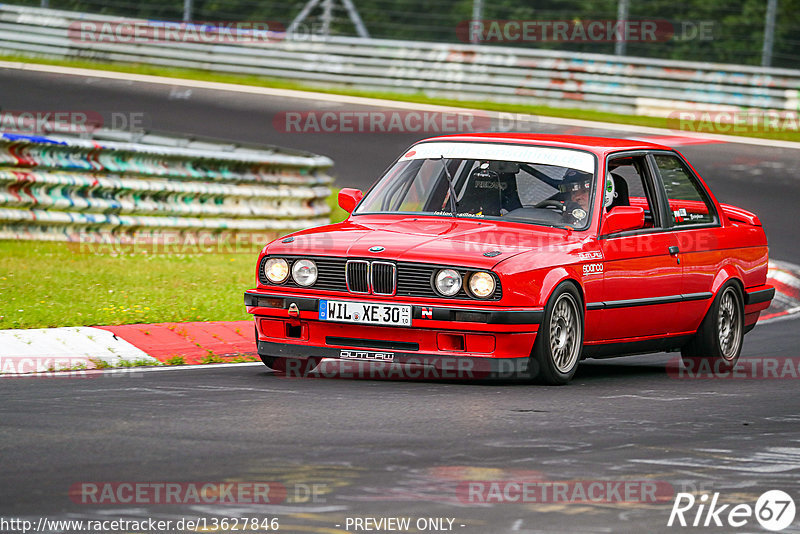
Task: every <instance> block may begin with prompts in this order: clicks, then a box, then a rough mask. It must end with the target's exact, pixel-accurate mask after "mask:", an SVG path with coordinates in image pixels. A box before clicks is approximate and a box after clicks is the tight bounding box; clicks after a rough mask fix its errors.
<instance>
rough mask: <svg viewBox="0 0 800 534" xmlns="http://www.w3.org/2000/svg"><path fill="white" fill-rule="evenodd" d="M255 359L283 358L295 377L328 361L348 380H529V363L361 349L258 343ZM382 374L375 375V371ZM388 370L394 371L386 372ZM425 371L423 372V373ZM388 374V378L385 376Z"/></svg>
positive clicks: (287, 371) (523, 359)
mask: <svg viewBox="0 0 800 534" xmlns="http://www.w3.org/2000/svg"><path fill="white" fill-rule="evenodd" d="M258 354H259V356H269V357H274V358H286V359H287V361H286V362H284V363H285V364H286V365H284V366H283V367H284V368H285V371H286V374H287V375H292V374H294V375H295V376H299V375H302V374H305V373H304V372H307V371H308V370H309V369H311V368H313V366H314V363H313V362H311V361H309V360H317V361H319V360H321V359H323V358H330V359H335V360H339V361H340V362H344V363H345V373H346V374H347V375H349V376H350V377H356V378H366V377H372V378H376V377H378V376H384V377H391V378H430V379H451V380H481V379H487V378H492V379H499V378H520V377H527V376H529V365H530V362H531V359H530V358H528V357H520V358H491V357H479V356H469V355H464V356H450V355H441V354H430V353H420V352H402V351H395V350H370V349H363V348H337V347H320V346H313V345H294V344H291V343H275V342H271V341H262V340H259V341H258ZM376 366H377V367H379V368H383V369H384V370H385V371H387V372H385V373H376V369H375V367H376ZM388 366H390V367H392V368H393V369H394V370H393V371H391V372H389V371H388V370H386V368H387V367H388ZM426 369H427V370H426ZM387 373H388V374H387Z"/></svg>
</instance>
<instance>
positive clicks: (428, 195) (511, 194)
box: [355, 142, 595, 229]
mask: <svg viewBox="0 0 800 534" xmlns="http://www.w3.org/2000/svg"><path fill="white" fill-rule="evenodd" d="M461 145H467V147H463V146H461ZM594 169H595V159H594V156H592V155H591V154H590V153H588V152H580V151H575V150H566V149H557V148H546V147H529V146H521V145H492V144H488V143H482V144H479V143H444V142H432V143H424V144H422V145H417V146H415V147H413V148H412V149H411V150H410V151H409V152H408V153H406V154H405V155H404V156H403V157H402V158H400V160H399V161H398V162H397V163H396V164H395V165H394V166H393V167H392V168H391V169H389V170H388V171H387V172H386V174H385V175H384V176H383V177H382V178H381V180H380V181H379V182H378V183H377V185H376V186H375V187H374V188H373V189H372V190H371V191H370V192H369V193H368V194H367V196H366V197H365V198H364V200H363V201H362V202H361V204H360V205H359V207H358V209H357V210H356V212H355V213H356V214H357V215H362V214H365V213H408V214H429V215H447V216H453V214H454V212H455V216H457V217H477V218H487V219H502V220H509V221H515V222H527V223H533V224H541V225H547V226H558V227H566V226H569V227H572V228H575V229H584V228H587V227H588V226H589V214H590V213H591V199H592V197H593V194H592V193H593V191H594V182H595V180H594ZM453 197H455V198H453ZM453 200H455V202H453Z"/></svg>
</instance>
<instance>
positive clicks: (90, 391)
mask: <svg viewBox="0 0 800 534" xmlns="http://www.w3.org/2000/svg"><path fill="white" fill-rule="evenodd" d="M312 105H313V106H315V107H319V108H320V109H326V106H332V107H335V108H342V107H343V106H341V105H338V104H330V103H323V102H319V103H316V104H314V103H311V102H310V101H308V100H303V101H299V100H293V99H289V98H264V97H256V96H249V95H241V94H231V93H221V92H211V91H205V90H195V89H193V90H191V92H190V93H187V92H186V90H185V89H181V88H177V87H176V88H170V87H164V86H150V85H145V84H138V83H131V82H122V81H109V80H99V79H87V78H78V77H69V76H56V75H47V74H40V73H23V72H18V71H8V70H0V108H1V109H2V110H4V111H11V110H42V109H48V110H93V111H99V112H101V113H111V112H123V113H124V112H137V113H139V112H141V113H145V114H146V117H147V120H148V121H149V124H148V126H149V127H150V128H152V129H154V130H161V131H173V132H181V133H190V134H195V135H202V136H212V137H217V138H224V139H230V140H236V141H241V142H256V143H271V144H277V145H283V146H289V147H295V148H302V149H305V150H310V151H313V152H317V153H322V154H326V155H329V156H331V157H332V158H333V159H334V160H335V161H336V162H337V165H336V167H335V168H334V173H335V174H336V176H337V184H338V185H340V186H356V187H368V186H369V184H370V183H371V181H372V180H374V178H375V177H376V176H377V175H378V174H380V172H381V171H382V170H383V168H384V167H385V166H386V165H387V163H389V162H390V161H391V160H392V158H394V157H395V156H396V155H397V154H398V153H399V152H400V151H402V150H403V149H404V148H405V147H407V146H408V145H409V144H410V143H411V142H413V141H414V140H415V139H416V138H418V137H420V136H419V135H418V134H407V135H390V134H383V135H378V134H374V135H370V134H318V135H311V134H286V133H282V132H279V131H276V130H275V129H274V128H273V125H272V119H273V117H274V115H275V113H277V112H280V111H286V110H300V111H302V110H308V109H310V106H312ZM344 107H346V108H347V109H356V107H355V106H344ZM540 130H541V131H543V132H548V133H551V132H558V131H564V130H565V129H564V128H563V127H555V126H547V127H545V126H544V125H543V126H542V128H541V129H540ZM569 133H580V134H587V133H588V134H594V133H601V134H602V133H603V132H602V131H586V130H581V131H576V130H575V129H572V130H570V132H569ZM609 135H613V136H619V135H620V134H619V132H614V133H609ZM681 150H682V152H684V153H685V154H686V155H687V157H688V158H689V159H690V161H692V162H693V163H694V165H695V166H696V167H697V169H698V170H699V172H700V173H701V174H702V175H703V176H704V178H705V179H706V180H707V181H708V182H709V184H710V185H711V187H712V189H713V190H714V192H715V194H716V195H717V196H718V198H720V200H721V201H723V202H728V203H731V204H735V205H739V206H742V207H745V208H748V209H752V210H754V211H756V212H757V213H758V214H759V216H760V217H761V218H762V220H763V221H764V223H765V226H766V229H767V233H768V236H769V239H770V245H771V255H772V257H774V258H775V259H781V260H785V261H790V262H792V263H800V252H799V251H798V247H797V245H796V238H795V228H796V225H797V212H798V209H797V206H798V199H799V197H800V187H799V186H798V183H797V180H798V176H800V173H798V170H800V151H795V150H790V149H778V148H771V147H755V146H745V145H738V144H708V145H694V146H686V147H683V148H682V149H681ZM232 298H240V296H238V295H236V296H233V297H232ZM797 324H798V323H797V322H796V321H795V320H786V321H780V322H772V323H769V324H765V325H760V326H758V327H757V328H756V329H755V330H754V331H753V332H751V333H750V334H748V336H747V337H746V338H745V344H744V351H743V357H749V358H797V357H798V356H800V355H798V354H797V347H798V340H800V336H799V335H798V333H797V332H798V328H797ZM674 357H675V356H674V355H672V354H659V355H650V356H637V357H632V358H623V359H616V360H603V361H598V360H587V361H585V362H583V363H582V364H581V367H580V369H579V371H578V374H577V376H576V378H575V380H574V381H573V382H572V383H571V384H570V385H569V386H566V387H561V388H552V387H539V386H530V385H526V384H519V383H509V382H506V383H489V384H486V383H451V382H448V381H426V380H405V381H398V380H358V379H350V378H346V377H345V378H341V379H335V378H325V377H319V378H309V379H292V378H285V377H281V376H279V375H275V374H273V373H272V372H270V371H268V370H266V369H265V368H263V367H260V366H257V365H240V366H237V367H225V368H222V367H220V368H198V369H194V370H175V371H173V370H156V371H152V372H136V373H130V374H123V375H121V376H114V377H107V376H106V377H103V378H80V379H79V378H75V379H4V380H2V381H0V458H2V468H1V469H0V515H2V517H6V518H8V517H16V518H28V519H32V520H34V521H35V520H37V519H38V518H39V517H42V516H46V517H48V518H50V519H56V518H60V519H66V518H75V519H89V518H92V519H115V518H128V519H135V518H161V519H173V520H177V519H180V518H183V517H186V518H194V517H206V518H213V517H217V518H221V517H232V516H239V517H242V516H247V517H252V516H256V517H261V518H263V517H278V518H279V519H280V523H281V529H280V531H281V532H320V533H326V532H328V533H329V532H345V531H346V529H345V526H346V521H347V518H354V517H362V518H363V517H375V518H379V517H387V516H388V517H402V516H405V517H411V518H412V521H415V520H416V519H417V518H424V517H441V518H450V519H453V520H454V522H453V530H454V531H456V532H464V533H504V532H565V533H566V532H570V533H576V532H577V533H580V532H669V531H674V530H676V528H675V527H673V528H668V527H667V526H666V524H667V520H668V518H669V515H670V510H671V507H672V498H671V497H672V494H670V495H669V498H668V499H666V500H665V501H659V502H656V503H651V502H647V503H642V502H627V503H623V502H619V499H615V498H613V496H612V499H611V501H612V502H574V501H573V502H554V503H539V502H537V503H519V502H502V503H497V502H495V503H489V504H486V503H481V502H476V501H477V498H470V497H469V495H468V494H467V495H465V494H464V493H463V491H462V490H463V487H464V486H463V484H464V483H466V482H469V481H473V482H474V481H504V484H505V482H511V483H513V482H523V481H535V480H538V481H572V482H573V484H574V483H575V482H576V481H578V483H581V482H582V483H589V482H590V481H597V480H601V481H611V482H619V481H625V480H629V481H630V480H634V481H636V480H647V481H656V482H658V483H661V484H667V485H668V487H669V488H671V490H670V491H671V492H672V493H674V492H679V491H688V492H691V493H695V494H697V495H698V497H699V495H700V494H702V493H708V494H711V493H714V492H719V493H720V497H719V499H720V502H721V503H740V502H741V503H749V504H750V505H753V504H755V501H756V499H757V498H758V496H759V495H760V494H761V493H762V492H764V491H766V490H771V489H782V490H784V491H786V492H788V493H789V494H790V495H792V496H793V497H794V498H795V500H796V501H797V500H798V498H800V478H799V477H798V471H800V432H798V429H800V415H798V414H800V399H799V398H798V393H797V385H798V378H797V377H794V378H793V377H792V376H791V375H784V376H785V377H786V379H765V380H746V379H735V380H732V379H729V380H723V379H714V380H702V379H701V380H695V379H679V378H676V377H675V375H674V373H670V372H668V368H669V366H668V362H670V360H672V359H673V358H674ZM790 361H792V360H790ZM793 361H794V365H795V368H796V367H797V361H796V360H793ZM92 481H94V482H140V483H158V482H192V481H194V482H198V481H210V482H228V481H242V482H265V481H266V482H279V483H281V484H283V485H284V486H285V487H286V488H287V489H288V490H289V492H290V498H288V499H287V500H285V501H283V502H273V503H270V504H246V503H240V504H236V505H213V504H211V505H203V504H192V503H186V504H179V505H170V504H158V503H155V504H148V503H141V502H140V503H129V504H93V505H92V504H81V503H80V502H75V501H74V500H73V499H71V498H70V495H69V493H70V488H73V487H74V485H75V484H79V483H82V482H92ZM312 484H317V485H318V486H317V489H318V493H319V494H318V495H317V498H316V502H313V500H309V499H306V498H305V489H306V488H307V487H309V486H310V485H312ZM501 487H510V486H508V485H507V484H506V485H504V486H501ZM295 493H299V495H293V494H295ZM73 497H74V496H73ZM694 512H696V507H695V508H694V509H693V510H692V513H694ZM687 517H688V518H689V519H692V518H693V516H689V515H688V514H687ZM723 518H724V517H723ZM445 524H447V523H445ZM337 525H339V526H337ZM461 525H463V526H461ZM680 530H686V531H692V532H694V531H703V530H707V531H709V532H730V531H732V530H733V529H732V528H730V527H723V528H709V529H701V528H687V529H680ZM349 531H350V532H353V531H354V530H353V528H352V527H351V528H350V530H349ZM429 531H430V530H429ZM738 531H739V532H742V531H747V532H755V531H761V529H760V528H759V526H758V525H757V524H756V522H755V521H754V520H752V519H751V520H750V522H749V523H748V525H747V526H746V527H744V528H743V529H738ZM799 531H800V522H798V520H797V519H796V520H795V522H794V524H793V525H792V526H790V527H789V528H787V529H786V530H784V531H783V532H799ZM362 532H363V531H362Z"/></svg>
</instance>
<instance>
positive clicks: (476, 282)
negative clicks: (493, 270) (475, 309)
mask: <svg viewBox="0 0 800 534" xmlns="http://www.w3.org/2000/svg"><path fill="white" fill-rule="evenodd" d="M469 290H470V293H472V294H473V295H475V296H476V297H478V298H479V299H485V298H488V297H490V296H491V295H492V293H494V276H492V275H491V274H489V273H483V272H481V273H475V274H473V275H472V276H470V277H469Z"/></svg>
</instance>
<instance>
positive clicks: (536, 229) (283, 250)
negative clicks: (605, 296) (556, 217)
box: [266, 216, 577, 269]
mask: <svg viewBox="0 0 800 534" xmlns="http://www.w3.org/2000/svg"><path fill="white" fill-rule="evenodd" d="M576 237H577V236H575V234H574V233H573V232H568V231H566V230H563V229H557V228H548V227H540V226H533V225H525V224H518V223H505V222H499V221H487V220H478V219H466V218H445V217H407V218H402V217H401V218H398V217H374V216H373V217H366V216H360V217H356V218H353V219H350V220H348V221H345V222H343V223H339V224H334V225H330V226H322V227H319V228H312V229H309V230H304V231H301V232H297V233H294V234H291V236H289V237H288V238H282V239H279V240H277V241H274V242H273V243H271V244H270V245H268V247H267V249H266V251H267V253H268V254H283V255H308V256H339V257H348V258H374V259H391V260H398V261H414V262H421V263H434V264H445V265H458V266H465V267H474V268H481V269H490V268H492V267H494V266H495V265H497V264H498V263H500V262H502V261H505V260H507V259H509V258H511V257H513V256H516V255H517V254H520V253H523V252H530V251H532V250H537V249H538V250H547V251H548V252H563V251H565V250H566V249H569V248H574V244H575V241H576ZM292 238H293V239H292ZM373 247H383V250H380V251H377V250H376V249H373V250H374V251H370V249H371V248H373ZM486 254H489V255H488V256H487V255H486Z"/></svg>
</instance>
